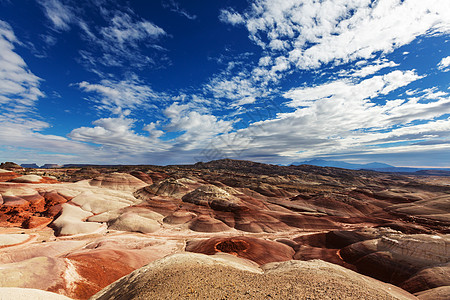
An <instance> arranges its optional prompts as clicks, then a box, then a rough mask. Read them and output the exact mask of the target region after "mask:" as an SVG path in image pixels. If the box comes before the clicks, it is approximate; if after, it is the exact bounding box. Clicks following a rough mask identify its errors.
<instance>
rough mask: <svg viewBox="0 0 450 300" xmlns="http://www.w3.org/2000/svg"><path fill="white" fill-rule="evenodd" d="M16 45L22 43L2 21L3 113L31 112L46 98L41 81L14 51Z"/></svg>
mask: <svg viewBox="0 0 450 300" xmlns="http://www.w3.org/2000/svg"><path fill="white" fill-rule="evenodd" d="M14 44H20V42H19V41H18V40H17V38H16V36H15V35H14V32H13V30H12V28H11V26H10V25H9V24H8V23H6V22H3V21H1V20H0V104H1V105H2V107H3V108H4V111H3V113H5V112H6V111H9V112H26V111H29V110H30V109H31V108H32V106H33V105H34V103H35V102H36V101H37V100H38V99H39V98H40V97H42V96H44V94H43V93H42V92H41V91H40V89H39V85H40V81H41V79H40V78H39V77H37V76H36V75H34V74H33V73H32V72H31V71H30V70H29V69H28V66H27V64H26V63H25V61H24V60H23V58H22V57H21V56H20V55H18V54H17V53H16V52H15V51H14Z"/></svg>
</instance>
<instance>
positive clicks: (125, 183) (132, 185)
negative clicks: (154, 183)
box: [89, 173, 147, 191]
mask: <svg viewBox="0 0 450 300" xmlns="http://www.w3.org/2000/svg"><path fill="white" fill-rule="evenodd" d="M89 183H90V185H92V186H99V187H105V188H109V189H114V190H121V191H122V190H127V191H135V190H137V189H139V188H141V187H143V186H146V185H147V184H146V183H145V182H144V181H142V180H140V179H138V178H136V177H134V176H133V175H130V174H127V173H111V174H106V175H100V176H98V177H95V178H94V179H91V181H90V182H89Z"/></svg>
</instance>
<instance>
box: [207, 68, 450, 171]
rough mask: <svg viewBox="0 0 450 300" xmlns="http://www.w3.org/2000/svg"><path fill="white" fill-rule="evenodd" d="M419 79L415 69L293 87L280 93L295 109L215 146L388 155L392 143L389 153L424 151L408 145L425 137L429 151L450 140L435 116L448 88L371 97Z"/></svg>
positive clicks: (262, 153)
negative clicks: (397, 96) (430, 144)
mask: <svg viewBox="0 0 450 300" xmlns="http://www.w3.org/2000/svg"><path fill="white" fill-rule="evenodd" d="M421 78H422V77H421V76H420V75H418V74H416V73H415V72H414V71H392V72H390V73H387V74H385V75H379V76H373V77H371V78H367V79H363V80H359V81H357V80H356V79H355V78H353V79H352V80H350V79H338V80H335V81H332V82H328V83H324V84H322V85H317V86H314V87H303V88H296V89H292V90H290V91H288V92H286V93H285V94H284V97H286V98H289V99H291V102H289V103H288V104H289V105H290V106H291V107H294V108H295V110H294V111H293V112H288V113H281V112H277V114H276V117H275V118H273V117H272V118H266V119H263V120H261V121H257V122H253V123H252V124H251V125H250V126H249V127H247V128H243V129H240V130H238V131H236V132H232V133H229V134H225V135H224V136H223V137H222V138H221V139H216V140H215V141H214V145H213V148H214V149H216V151H219V153H221V154H222V155H223V156H226V154H229V155H233V153H241V156H240V157H241V158H248V159H258V160H261V161H264V160H267V161H273V160H275V159H276V160H280V159H281V160H282V159H283V157H284V161H286V162H292V161H296V160H299V159H307V158H311V157H317V156H321V155H322V156H326V155H328V156H330V155H336V156H339V155H341V156H342V157H344V154H345V155H347V156H348V155H350V154H351V153H353V154H352V155H356V156H357V155H365V154H366V153H372V154H376V153H378V154H380V155H381V154H382V153H385V154H386V155H387V154H389V149H390V148H391V147H392V148H393V152H395V151H399V153H400V152H402V153H403V152H406V151H407V149H408V147H411V148H409V149H411V151H419V150H420V151H422V153H425V152H426V146H425V145H422V146H420V145H412V144H411V143H415V142H420V141H424V140H425V141H428V142H432V141H433V142H434V144H433V145H435V146H433V147H434V148H433V147H430V148H429V150H430V151H432V150H433V149H442V147H443V146H442V145H441V144H445V142H440V141H445V140H449V139H450V130H449V127H448V126H450V119H448V118H447V119H439V118H443V117H445V116H446V115H447V114H449V113H450V97H448V93H445V92H442V91H439V90H438V89H437V88H432V89H427V90H422V91H418V90H417V91H415V92H414V93H412V94H411V93H410V96H413V97H410V98H404V99H395V100H388V101H386V102H385V103H384V104H383V102H379V101H378V100H377V101H378V102H375V101H374V100H372V99H375V98H377V99H378V97H380V96H384V95H390V93H391V92H392V91H394V90H397V89H398V88H400V87H404V86H406V85H408V84H409V83H411V82H413V81H416V80H419V79H421ZM391 97H392V96H391ZM407 97H408V96H407ZM223 140H225V141H232V143H224V142H223ZM391 143H395V144H393V145H390V144H391ZM396 143H400V145H396ZM230 144H231V146H230ZM447 144H448V143H447ZM380 145H386V146H380ZM439 145H441V146H439ZM439 147H441V148H439ZM446 147H447V146H446ZM418 149H419V150H418ZM378 154H377V155H378ZM440 157H442V155H441V156H440Z"/></svg>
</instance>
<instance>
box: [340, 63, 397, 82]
mask: <svg viewBox="0 0 450 300" xmlns="http://www.w3.org/2000/svg"><path fill="white" fill-rule="evenodd" d="M397 66H399V64H397V63H395V62H393V61H382V60H377V61H374V62H373V63H372V64H369V65H365V66H363V67H361V68H360V69H351V70H346V71H344V72H342V75H345V76H351V77H358V78H364V77H367V76H369V75H372V74H375V73H377V72H378V71H380V70H382V69H385V68H392V67H397Z"/></svg>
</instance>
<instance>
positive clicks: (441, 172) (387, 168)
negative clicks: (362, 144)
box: [291, 159, 450, 176]
mask: <svg viewBox="0 0 450 300" xmlns="http://www.w3.org/2000/svg"><path fill="white" fill-rule="evenodd" d="M291 165H294V166H299V165H312V166H318V167H334V168H343V169H349V170H371V171H377V172H387V173H415V175H435V176H450V169H449V168H435V169H424V168H410V167H394V166H391V165H388V164H385V163H378V162H373V163H368V164H352V163H348V162H344V161H336V160H325V159H312V160H307V161H303V162H294V163H292V164H291Z"/></svg>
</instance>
